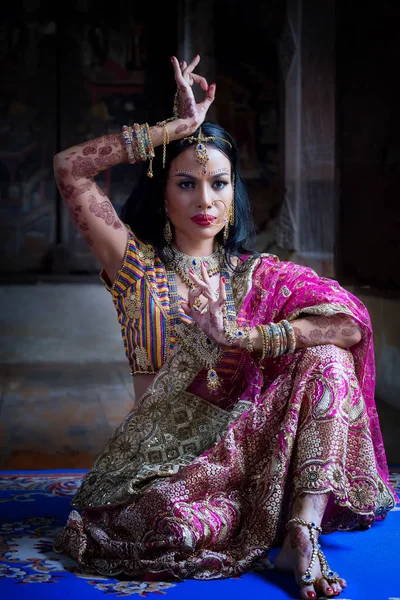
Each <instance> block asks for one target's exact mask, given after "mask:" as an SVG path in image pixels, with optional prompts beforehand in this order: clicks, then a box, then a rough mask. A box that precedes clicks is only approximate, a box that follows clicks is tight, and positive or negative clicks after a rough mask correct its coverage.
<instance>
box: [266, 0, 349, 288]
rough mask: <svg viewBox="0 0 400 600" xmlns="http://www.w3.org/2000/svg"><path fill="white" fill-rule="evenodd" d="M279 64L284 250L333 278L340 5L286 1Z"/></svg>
mask: <svg viewBox="0 0 400 600" xmlns="http://www.w3.org/2000/svg"><path fill="white" fill-rule="evenodd" d="M280 60H281V68H282V77H283V86H282V87H283V103H284V110H283V111H282V112H283V114H284V124H283V125H284V136H283V138H284V180H285V196H284V203H283V206H282V210H281V214H280V217H279V220H278V225H277V244H278V247H279V248H281V249H282V250H283V251H284V253H285V254H286V255H287V257H288V258H289V259H290V260H293V261H294V262H297V263H299V264H304V265H307V266H310V267H312V268H314V269H315V270H316V271H317V273H318V274H319V275H324V276H328V277H333V276H334V244H335V227H336V210H337V207H336V204H337V194H336V187H335V10H334V0H324V2H320V1H319V0H287V22H286V26H285V28H284V30H283V33H282V37H281V40H280ZM285 257H286V256H285Z"/></svg>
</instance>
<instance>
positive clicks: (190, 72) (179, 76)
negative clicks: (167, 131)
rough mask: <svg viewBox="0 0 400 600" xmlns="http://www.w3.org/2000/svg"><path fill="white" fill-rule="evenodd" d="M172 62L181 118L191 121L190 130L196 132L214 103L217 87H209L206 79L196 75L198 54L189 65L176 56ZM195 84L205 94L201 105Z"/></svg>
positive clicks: (212, 85)
mask: <svg viewBox="0 0 400 600" xmlns="http://www.w3.org/2000/svg"><path fill="white" fill-rule="evenodd" d="M171 62H172V65H173V67H174V73H175V81H176V85H177V94H178V102H177V104H178V106H177V108H178V114H179V118H180V119H184V120H188V121H190V126H189V128H190V130H191V131H196V129H197V128H198V127H199V126H200V125H201V124H202V122H203V121H204V119H205V116H206V114H207V111H208V109H209V108H210V106H211V104H212V103H213V101H214V98H215V88H216V85H215V83H213V84H211V85H210V86H209V85H208V83H207V79H206V78H205V77H202V76H201V75H198V74H197V73H194V69H195V68H196V67H197V65H198V64H199V62H200V56H199V55H198V54H196V56H195V57H194V58H193V60H192V61H191V62H190V63H189V64H187V63H186V62H185V61H184V60H183V61H181V62H179V61H178V59H177V58H176V57H175V56H173V57H172V58H171ZM194 83H196V84H198V85H200V87H201V89H202V90H203V91H204V92H205V94H204V99H203V100H202V101H201V102H199V103H197V102H196V99H195V97H194V94H193V90H192V86H193V84H194Z"/></svg>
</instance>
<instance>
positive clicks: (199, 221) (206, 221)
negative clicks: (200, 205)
mask: <svg viewBox="0 0 400 600" xmlns="http://www.w3.org/2000/svg"><path fill="white" fill-rule="evenodd" d="M216 218H217V217H213V216H212V215H203V214H201V213H199V214H197V215H194V217H192V221H193V223H196V225H201V226H202V227H207V225H211V224H212V223H213V222H214V221H215V220H216Z"/></svg>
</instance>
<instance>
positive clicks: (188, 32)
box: [178, 0, 216, 121]
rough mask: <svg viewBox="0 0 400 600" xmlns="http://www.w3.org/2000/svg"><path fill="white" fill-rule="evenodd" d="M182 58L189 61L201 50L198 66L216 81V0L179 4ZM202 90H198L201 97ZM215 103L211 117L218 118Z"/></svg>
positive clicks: (198, 70)
mask: <svg viewBox="0 0 400 600" xmlns="http://www.w3.org/2000/svg"><path fill="white" fill-rule="evenodd" d="M178 17H179V23H178V58H179V59H180V60H182V59H183V60H186V62H189V61H190V60H192V58H193V57H194V55H195V54H200V58H201V62H200V65H199V67H198V69H197V72H198V73H199V75H202V76H203V77H205V78H206V79H207V81H208V83H209V84H211V83H214V82H215V77H216V69H215V46H214V29H215V22H214V0H202V1H201V2H197V1H196V0H180V2H179V8H178ZM202 94H203V92H202V90H196V91H195V97H196V99H200V98H201V95H202ZM215 115H216V113H215V106H214V104H212V105H211V107H210V110H209V111H208V113H207V120H210V121H215V118H216V117H215Z"/></svg>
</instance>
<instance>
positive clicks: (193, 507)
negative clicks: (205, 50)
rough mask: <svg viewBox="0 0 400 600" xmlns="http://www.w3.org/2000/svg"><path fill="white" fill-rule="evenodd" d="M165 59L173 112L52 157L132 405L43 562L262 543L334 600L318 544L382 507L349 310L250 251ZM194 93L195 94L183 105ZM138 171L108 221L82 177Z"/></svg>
mask: <svg viewBox="0 0 400 600" xmlns="http://www.w3.org/2000/svg"><path fill="white" fill-rule="evenodd" d="M199 61H200V57H199V56H198V55H197V56H195V57H194V59H193V60H192V61H191V62H190V63H189V64H187V63H186V62H185V61H181V62H179V61H178V59H177V58H176V57H172V66H173V70H174V77H175V81H176V85H177V93H176V97H175V103H174V111H173V112H174V115H173V116H172V117H170V118H167V119H166V120H165V121H162V122H159V123H157V124H156V125H154V126H149V125H148V124H147V123H145V124H138V123H133V124H132V125H131V126H124V127H123V129H122V131H121V134H120V135H105V136H103V137H100V138H97V139H93V140H89V141H87V142H85V143H83V144H80V145H77V146H74V147H72V148H68V149H66V150H64V151H62V152H60V153H59V154H57V155H56V157H55V160H54V170H55V176H56V180H57V184H58V187H59V190H60V193H61V195H62V196H63V198H64V200H65V203H66V205H67V207H68V209H69V211H70V214H71V217H72V218H73V220H74V223H75V225H76V227H77V228H78V230H79V231H80V232H81V233H82V235H83V236H84V238H85V239H86V241H87V243H88V244H89V247H90V249H91V250H92V252H93V254H94V255H95V256H96V257H97V259H98V260H99V261H100V263H101V265H102V272H101V279H102V281H103V283H104V286H105V288H106V290H107V291H108V292H109V293H110V295H111V298H112V301H113V304H114V306H115V310H116V314H117V318H118V322H119V325H120V327H121V333H122V339H123V344H124V348H125V352H126V356H127V360H128V361H129V365H130V368H131V371H132V375H133V383H134V389H135V398H136V400H135V404H134V406H133V407H132V410H131V411H130V412H129V414H128V415H127V416H126V417H125V419H124V420H123V422H122V423H121V424H120V426H119V427H118V428H117V429H116V431H115V432H114V434H113V435H112V436H111V438H110V439H109V440H108V442H107V444H106V446H105V448H104V450H103V451H102V452H101V454H100V455H99V456H98V457H97V459H96V460H95V462H94V464H93V466H92V468H91V469H90V470H89V471H88V473H87V474H86V476H85V478H84V480H83V482H82V484H81V486H80V488H79V490H78V491H77V493H76V495H75V497H74V499H73V502H72V505H73V510H72V511H71V513H70V516H69V518H68V522H67V523H66V525H65V526H64V527H63V528H62V529H61V531H60V532H59V533H58V535H57V538H56V540H55V542H54V548H55V549H56V550H57V551H58V552H62V553H66V554H68V555H70V556H71V557H73V558H74V559H75V560H76V561H77V562H78V563H79V565H80V566H81V567H82V568H83V569H85V570H87V571H89V572H99V573H102V574H107V575H114V576H115V575H118V574H123V575H125V576H130V577H133V578H143V579H163V578H177V579H186V578H195V579H215V578H226V577H232V576H238V575H240V574H242V573H244V572H246V571H247V570H249V569H251V568H252V566H253V565H254V563H255V562H256V561H257V560H258V559H259V558H260V557H262V556H263V555H265V553H266V552H268V551H269V550H270V549H271V548H272V547H274V546H280V550H279V553H278V555H277V557H276V560H275V566H276V567H277V568H279V569H282V570H286V571H288V572H291V573H293V574H294V577H295V579H296V581H297V583H298V585H299V587H300V594H301V597H302V598H305V599H308V598H315V597H316V596H317V595H320V594H324V595H325V596H327V597H334V596H338V595H339V594H340V592H341V591H342V590H343V589H344V588H345V587H346V585H347V583H346V581H345V579H344V578H343V576H340V575H339V574H338V573H336V572H335V571H334V570H333V568H331V567H330V566H329V563H328V558H327V557H326V556H325V554H324V552H323V549H322V547H321V546H320V543H319V535H320V533H329V532H333V531H336V530H353V529H368V528H370V527H371V525H372V524H373V523H374V521H375V520H376V519H383V518H384V517H385V516H386V514H387V513H388V511H389V510H390V509H391V508H393V506H394V504H395V496H394V492H393V489H392V488H391V487H390V485H389V483H388V468H387V462H386V457H385V450H384V444H383V440H382V435H381V431H380V426H379V419H378V415H377V412H376V407H375V402H374V384H375V371H374V352H373V337H372V329H371V322H370V318H369V315H368V312H367V310H366V308H365V306H364V305H363V304H362V303H361V302H360V300H359V299H358V298H357V297H355V296H354V295H352V294H350V293H349V292H347V291H346V290H345V289H344V288H343V287H341V286H340V285H339V284H338V282H337V281H335V280H333V279H328V278H325V277H320V276H318V275H317V273H315V272H314V271H313V270H312V269H310V268H308V267H304V266H300V265H297V264H295V263H293V262H290V261H282V260H280V259H279V258H278V257H277V256H275V255H270V254H262V253H261V254H260V253H257V252H255V251H254V250H253V249H252V248H253V242H254V233H255V228H254V224H253V220H252V211H251V202H250V199H249V197H248V194H247V192H246V188H245V185H244V182H243V180H242V178H241V175H240V164H239V151H238V148H237V146H236V143H235V140H234V139H233V138H232V136H231V135H230V134H229V133H228V132H227V131H225V130H224V129H223V128H222V127H221V126H219V125H218V124H215V123H211V122H209V121H207V120H206V115H207V111H208V109H209V107H210V105H211V104H212V102H213V101H214V98H215V94H216V86H215V84H211V85H209V84H208V82H207V80H206V79H205V78H204V77H201V76H200V75H198V74H197V73H196V72H195V69H196V67H197V66H198V64H199ZM193 85H197V86H199V87H200V88H201V90H203V94H204V98H203V99H202V101H201V102H197V101H196V99H195V97H194V94H193ZM145 161H146V163H147V168H146V172H144V175H143V177H142V178H141V179H140V183H139V185H138V186H136V188H135V189H134V191H133V192H132V195H131V196H130V197H129V198H128V200H127V201H126V203H125V205H124V207H123V210H122V212H121V215H117V213H116V211H115V210H114V208H113V205H112V203H111V202H110V200H109V199H108V198H107V197H106V196H105V194H104V191H103V190H102V189H101V188H100V187H99V186H98V185H97V183H96V182H95V176H96V175H97V174H98V173H100V172H101V171H102V170H104V169H108V168H112V167H113V166H114V165H117V164H121V163H131V164H132V165H133V166H132V168H135V166H134V165H135V163H143V162H145Z"/></svg>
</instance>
